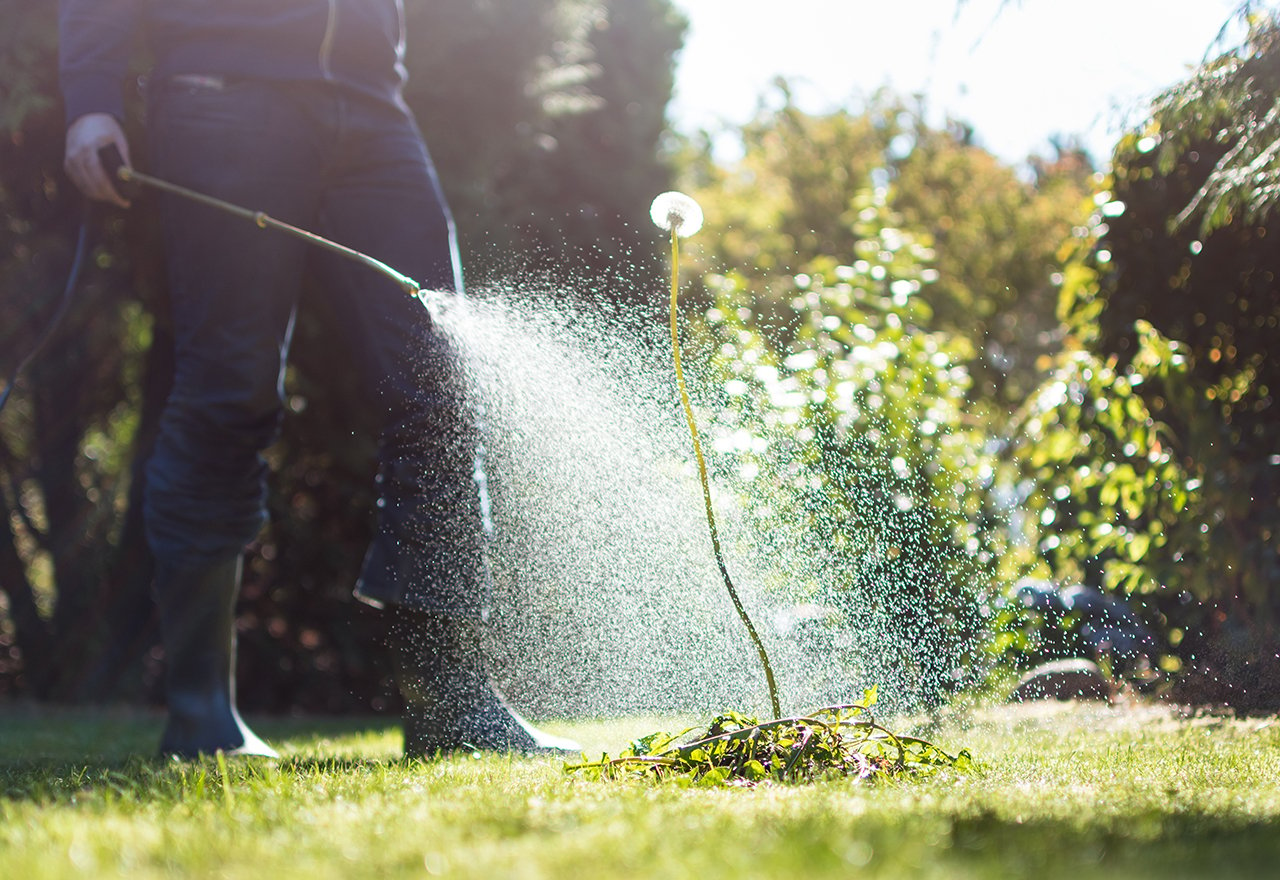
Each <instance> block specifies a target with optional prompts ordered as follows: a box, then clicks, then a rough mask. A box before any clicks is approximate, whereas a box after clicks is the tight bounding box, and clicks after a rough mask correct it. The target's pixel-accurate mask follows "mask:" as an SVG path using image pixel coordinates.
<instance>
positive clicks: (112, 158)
mask: <svg viewBox="0 0 1280 880" xmlns="http://www.w3.org/2000/svg"><path fill="white" fill-rule="evenodd" d="M98 161H100V162H101V163H102V167H103V169H104V170H105V171H106V172H107V176H108V177H110V178H111V185H112V186H114V187H115V188H116V192H118V193H120V195H122V196H124V197H125V198H126V199H132V198H134V197H135V196H136V195H137V194H138V186H137V184H136V183H133V182H132V180H131V179H130V177H129V171H128V167H127V166H126V165H125V164H124V157H123V156H121V155H120V149H119V148H118V147H117V146H116V145H115V144H107V145H106V146H105V147H100V148H99V149H98Z"/></svg>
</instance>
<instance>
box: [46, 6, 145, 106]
mask: <svg viewBox="0 0 1280 880" xmlns="http://www.w3.org/2000/svg"><path fill="white" fill-rule="evenodd" d="M144 2H145V0H61V2H60V4H59V8H58V73H59V79H60V82H61V84H62V96H63V98H64V99H65V101H66V106H67V122H68V123H70V122H73V121H75V120H76V119H79V118H80V117H81V116H83V115H84V114H86V113H111V114H113V115H114V116H115V117H116V118H122V117H123V116H124V97H123V91H122V89H123V84H124V78H125V75H126V73H127V72H128V70H129V56H130V53H131V52H132V51H133V46H134V42H135V40H136V39H137V37H138V35H139V34H141V32H142V7H143V4H144Z"/></svg>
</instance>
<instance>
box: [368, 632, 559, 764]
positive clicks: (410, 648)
mask: <svg viewBox="0 0 1280 880" xmlns="http://www.w3.org/2000/svg"><path fill="white" fill-rule="evenodd" d="M391 614H392V615H393V617H392V622H391V627H390V629H391V632H390V634H391V648H392V654H393V656H394V661H395V669H396V683H397V684H398V685H399V687H400V694H401V696H402V697H403V698H404V750H405V754H406V755H407V756H408V757H428V756H431V755H435V754H437V753H440V752H451V751H456V750H460V749H465V750H469V751H490V752H519V753H521V754H526V755H537V754H543V755H569V754H577V753H579V752H581V751H582V747H581V746H580V745H578V744H577V743H576V742H574V741H573V740H569V739H564V738H563V737H558V736H553V735H552V734H549V733H546V732H545V731H541V730H538V728H536V727H534V726H533V725H532V724H530V723H529V722H528V721H526V720H524V719H523V718H521V717H520V716H519V715H518V714H516V712H515V711H514V710H513V709H512V708H511V706H510V705H508V704H507V701H506V699H504V698H503V696H502V694H501V693H499V692H498V690H497V689H496V688H495V687H494V685H493V682H492V681H491V680H490V677H489V672H488V669H487V668H486V666H485V662H484V653H483V651H482V649H481V635H482V632H483V628H484V625H483V623H482V622H481V621H480V620H477V619H472V618H461V617H450V616H447V615H442V614H430V613H425V612H420V611H408V610H406V609H404V608H402V607H401V608H394V609H392V610H391Z"/></svg>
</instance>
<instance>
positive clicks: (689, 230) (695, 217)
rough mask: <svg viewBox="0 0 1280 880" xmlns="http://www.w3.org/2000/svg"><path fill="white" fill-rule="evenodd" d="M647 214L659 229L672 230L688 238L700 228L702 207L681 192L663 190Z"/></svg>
mask: <svg viewBox="0 0 1280 880" xmlns="http://www.w3.org/2000/svg"><path fill="white" fill-rule="evenodd" d="M649 216H650V217H651V218H652V219H653V222H654V225H656V226H657V227H658V228H659V229H669V230H674V231H675V234H676V235H678V236H680V237H681V238H688V237H689V236H690V235H693V234H694V233H695V232H697V231H698V230H699V229H701V228H702V208H700V207H699V206H698V203H697V202H695V201H694V200H693V199H692V198H691V197H690V196H687V195H685V194H684V193H681V192H664V193H663V194H662V195H660V196H658V197H657V198H656V199H654V200H653V204H652V205H650V206H649Z"/></svg>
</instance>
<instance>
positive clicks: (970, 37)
mask: <svg viewBox="0 0 1280 880" xmlns="http://www.w3.org/2000/svg"><path fill="white" fill-rule="evenodd" d="M405 5H406V9H407V12H408V26H409V66H410V70H411V82H410V86H409V91H408V93H407V98H408V101H409V103H410V105H411V106H412V108H413V109H414V111H415V113H416V114H417V116H418V119H419V121H420V123H421V125H422V127H423V130H424V133H425V135H426V139H427V141H428V144H429V145H430V148H431V150H432V153H433V156H434V158H435V160H436V163H437V165H438V167H439V170H440V173H441V177H442V180H443V182H444V185H445V188H446V190H447V194H448V197H449V200H450V203H451V206H452V208H453V212H454V214H455V216H456V218H457V221H458V224H459V228H460V232H461V236H462V241H463V252H464V255H465V257H464V262H465V263H466V267H467V272H468V275H469V278H470V281H471V283H472V284H474V285H475V286H476V287H477V288H482V287H484V286H485V285H490V284H492V285H499V286H500V285H502V284H503V283H504V282H505V281H508V280H509V279H512V278H521V279H529V278H537V279H539V283H540V284H545V285H547V286H550V287H554V288H556V289H562V290H564V291H567V293H566V294H565V295H566V296H572V291H574V290H585V289H590V290H593V291H600V290H604V291H606V292H607V295H608V296H609V297H611V298H613V299H614V300H616V301H617V304H618V305H619V306H620V307H624V308H625V307H628V305H633V306H634V305H636V304H637V303H638V302H640V301H645V300H648V299H652V297H653V295H654V291H655V290H658V291H660V290H661V284H662V277H663V273H664V272H665V259H666V257H665V250H664V248H665V245H664V242H663V241H662V239H661V235H660V233H659V232H658V230H656V229H654V228H653V226H652V224H651V223H650V222H649V219H648V209H649V204H650V201H651V200H652V198H653V196H654V195H655V194H657V193H659V192H661V191H663V190H666V189H670V188H673V187H679V188H681V189H683V190H685V191H687V192H689V193H691V194H693V195H694V196H695V197H696V198H697V199H698V200H699V201H700V203H701V204H702V207H703V209H704V212H705V214H706V216H707V226H706V227H705V229H704V231H703V232H702V233H701V234H700V235H699V237H698V239H697V241H696V242H694V243H692V244H691V246H690V248H689V250H688V254H687V261H688V264H687V265H686V267H685V277H686V279H688V281H689V285H690V293H689V298H688V299H687V301H686V304H685V305H686V311H687V313H688V316H689V319H690V322H691V328H692V329H691V334H692V340H691V344H692V347H693V349H694V351H695V353H697V352H701V353H702V356H703V357H704V358H705V361H706V363H707V364H708V365H709V367H708V368H709V369H711V370H713V371H716V372H715V382H716V383H717V387H718V388H719V389H720V391H721V392H722V393H719V394H709V395H708V396H707V398H706V403H705V404H704V410H705V415H706V417H707V418H708V419H709V420H710V424H711V426H712V427H711V433H712V435H713V437H719V438H722V439H723V438H732V437H739V438H741V437H745V438H747V440H746V441H744V442H722V443H718V444H716V446H715V449H716V452H715V457H716V462H715V468H716V470H717V472H718V473H720V474H722V476H723V477H724V481H725V485H726V486H728V487H729V491H736V492H738V493H739V494H740V496H741V497H740V499H739V504H740V506H741V508H742V510H743V516H744V518H745V519H746V521H747V522H749V523H752V524H754V525H755V527H757V528H758V529H760V530H761V531H762V532H764V531H767V530H769V529H772V528H775V527H776V523H775V522H774V520H773V518H775V517H776V516H777V511H778V510H780V509H782V508H783V507H788V506H789V507H790V508H791V509H793V510H794V509H796V508H797V507H798V508H799V509H800V510H801V511H802V513H803V512H804V511H808V513H809V514H811V515H810V516H808V517H805V516H801V517H800V520H802V521H807V522H810V523H812V524H813V531H812V534H805V535H800V536H797V537H796V540H797V541H798V542H799V543H800V544H804V543H805V542H811V543H812V544H813V545H814V546H818V545H821V547H822V550H823V553H824V554H825V555H824V559H826V560H827V566H828V567H827V569H826V570H825V571H824V582H823V583H822V584H820V585H818V584H800V585H796V584H790V585H788V586H787V587H786V588H785V589H783V588H781V587H780V588H779V590H780V592H779V595H778V596H777V603H778V604H779V605H780V606H781V607H783V608H789V609H792V610H794V612H795V614H794V615H793V618H794V619H796V620H800V619H807V620H810V621H811V624H812V625H810V626H809V629H810V630H813V629H817V630H818V631H819V632H818V634H817V636H813V634H812V633H810V635H811V636H813V637H814V638H816V639H817V644H820V645H821V644H828V643H827V642H823V641H822V638H825V637H826V636H829V635H830V633H831V632H832V631H838V630H852V631H856V630H857V629H858V628H859V627H860V626H864V625H866V624H867V622H868V620H870V618H868V617H867V616H866V615H868V614H873V616H875V619H876V621H878V622H877V624H876V625H878V626H887V625H892V621H893V619H895V618H897V617H901V616H902V615H897V614H895V613H893V609H894V608H899V609H907V608H910V609H915V611H916V613H917V615H918V616H919V617H920V619H922V620H925V621H927V627H926V628H927V629H928V633H927V635H928V639H927V640H925V641H926V642H927V643H928V644H929V645H931V646H933V647H934V648H936V649H937V650H938V651H940V652H942V653H944V654H945V658H944V661H938V660H936V659H935V658H931V657H928V656H910V651H909V650H908V651H907V652H906V654H905V655H904V656H902V657H898V656H896V655H895V656H894V657H891V658H888V659H889V660H890V661H891V665H892V664H893V663H899V662H901V663H906V664H909V666H910V668H911V670H912V677H913V680H914V682H915V685H914V686H915V687H916V691H917V696H918V697H919V699H920V700H921V701H923V702H925V703H930V704H936V703H937V702H939V701H941V700H944V699H946V697H947V696H948V695H949V694H951V693H953V692H955V691H957V690H962V689H982V688H984V687H992V686H994V685H993V684H992V683H993V682H998V681H1001V680H1004V679H1007V678H1009V677H1016V676H1017V675H1018V674H1020V673H1022V672H1023V671H1025V670H1027V669H1030V668H1034V667H1035V666H1036V665H1038V664H1041V663H1043V662H1045V661H1048V660H1053V659H1060V658H1064V657H1079V658H1088V659H1093V660H1097V661H1100V664H1101V666H1102V667H1103V669H1104V670H1105V672H1106V674H1107V675H1108V676H1109V677H1110V678H1111V680H1112V681H1113V682H1114V684H1115V686H1116V687H1117V688H1122V689H1123V688H1133V689H1134V690H1136V691H1151V692H1156V693H1162V694H1167V695H1168V696H1170V697H1171V698H1177V699H1182V700H1189V701H1194V702H1199V703H1226V704H1229V705H1231V706H1234V707H1236V708H1237V709H1239V710H1241V711H1245V710H1252V709H1267V708H1270V709H1275V708H1277V707H1280V660H1277V657H1278V656H1280V634H1278V633H1277V626H1278V625H1280V591H1277V590H1276V589H1275V587H1276V585H1277V581H1278V579H1280V553H1278V547H1280V538H1278V536H1277V530H1278V529H1280V445H1278V444H1277V440H1276V436H1277V432H1276V430H1275V429H1276V427H1278V425H1277V421H1278V420H1277V410H1276V406H1275V393H1276V389H1277V386H1278V382H1280V379H1278V377H1277V375H1276V371H1277V367H1276V363H1277V362H1276V361H1275V360H1274V359H1269V358H1268V357H1267V350H1268V347H1269V346H1270V345H1272V344H1275V343H1276V341H1277V339H1278V338H1280V337H1278V336H1277V325H1278V323H1280V294H1278V293H1277V284H1276V273H1277V272H1278V271H1280V267H1278V266H1277V263H1278V262H1280V259H1278V255H1280V251H1277V249H1276V248H1275V246H1274V244H1273V242H1272V241H1270V240H1269V238H1270V237H1272V236H1273V235H1274V234H1273V233H1271V232H1270V230H1271V229H1273V228H1276V224H1277V217H1276V214H1275V207H1276V200H1277V198H1278V197H1280V158H1278V157H1280V103H1277V95H1280V90H1278V88H1277V87H1278V86H1280V28H1278V25H1277V21H1276V18H1275V17H1274V14H1275V11H1274V9H1272V8H1271V7H1270V6H1268V5H1267V4H1264V3H1257V2H1245V3H1241V2H1190V0H1187V2H1176V3H1169V2H1164V3H1154V2H1137V0H1135V2H1125V3H1114V2H1112V3H1101V2H1082V3H1077V4H1073V5H1070V6H1063V5H1062V4H1053V3H1048V2H1046V0H1022V2H1000V0H985V2H980V0H968V2H964V0H951V2H948V0H931V2H922V3H918V4H913V6H912V9H911V12H910V13H904V12H903V11H902V7H901V6H900V5H896V4H889V3H869V2H868V3H864V2H834V0H831V2H821V0H795V2H792V3H788V4H785V5H784V6H783V7H779V6H778V5H777V4H765V3H742V2H738V3H732V4H731V3H729V2H721V0H687V2H683V3H682V2H675V0H432V2H426V0H406V3H405ZM0 20H3V21H5V22H7V23H9V24H8V25H7V26H6V28H5V29H4V32H3V33H2V34H0V207H2V208H3V212H2V216H3V218H4V219H3V223H0V368H2V369H3V373H4V376H5V377H6V378H7V377H8V376H9V375H10V373H11V371H12V370H13V368H14V367H15V366H16V364H17V361H18V359H19V358H20V357H21V355H22V353H23V351H24V349H25V348H26V347H27V346H28V345H29V343H30V341H31V340H32V339H34V338H35V336H36V335H37V334H38V333H39V332H40V330H41V328H43V327H44V326H45V325H46V324H47V323H48V322H49V320H50V318H51V317H52V315H53V312H54V310H55V309H56V307H57V302H58V299H59V297H60V294H61V291H62V286H63V283H64V281H65V279H66V275H67V271H68V268H69V264H70V260H71V255H72V252H73V249H74V242H75V235H76V230H77V227H78V225H79V223H80V219H81V204H80V200H79V198H78V197H77V195H76V193H75V192H73V190H72V188H71V187H70V185H69V183H68V182H67V181H66V179H65V177H64V176H63V174H62V171H61V158H62V138H63V130H64V122H63V117H62V108H61V106H60V98H59V96H58V92H57V81H56V53H57V45H56V43H57V33H56V5H55V4H50V3H47V2H43V0H0ZM129 94H130V96H131V113H132V116H131V118H130V121H129V124H130V127H131V130H132V131H133V132H134V133H135V135H136V133H137V132H138V131H139V129H140V126H141V124H142V121H141V108H140V106H139V101H138V96H137V90H136V89H133V88H131V89H130V90H129ZM135 142H138V143H140V140H139V139H138V138H136V137H135ZM138 161H139V164H141V165H143V166H144V167H145V162H146V160H145V156H142V155H140V156H139V157H138ZM100 229H101V233H100V238H99V242H98V244H97V246H96V248H95V250H94V253H93V259H92V261H91V266H90V267H89V269H88V271H87V272H86V274H85V277H84V279H83V281H82V285H81V288H80V289H79V290H78V292H77V293H76V298H75V301H74V304H73V306H72V309H71V312H70V313H69V315H68V317H67V319H66V320H65V321H64V322H63V323H62V324H61V325H60V327H59V329H58V331H57V335H56V337H55V338H54V339H53V340H52V342H51V344H50V347H49V349H48V350H47V351H46V353H45V354H44V356H43V357H41V358H40V359H39V360H37V361H36V362H35V363H34V365H33V367H32V369H31V370H30V372H29V373H27V374H26V375H25V376H24V377H23V378H22V379H21V381H20V382H19V384H18V386H17V388H16V390H15V392H14V396H13V399H12V400H11V401H10V403H9V405H8V406H7V408H6V409H5V410H4V412H3V413H2V414H0V504H3V513H4V520H5V525H6V529H5V530H4V531H0V701H2V700H4V699H25V700H36V701H53V702H71V703H98V702H136V703H151V702H155V701H156V700H157V699H158V698H159V677H160V670H161V668H162V661H163V656H162V652H161V649H160V648H159V646H158V638H157V632H156V626H155V621H154V616H153V612H152V609H151V600H150V597H149V593H148V588H149V579H150V560H149V559H148V555H147V551H146V548H145V546H144V542H143V540H142V534H141V523H140V508H139V504H138V499H139V493H140V482H139V480H140V473H141V471H140V468H139V463H140V462H141V461H142V460H144V459H145V456H146V454H147V452H148V450H149V448H150V443H151V441H152V438H153V436H154V431H155V428H156V423H157V417H158V413H159V409H160V406H161V404H162V402H163V400H164V396H165V394H166V391H167V387H168V381H169V373H170V370H171V363H170V360H171V358H170V353H169V345H170V330H169V326H168V320H167V316H166V311H165V306H164V295H165V291H164V280H163V276H162V273H161V271H160V268H159V265H158V262H157V246H156V229H155V217H154V215H153V214H152V213H151V212H150V211H149V210H148V209H147V207H146V205H145V204H144V205H141V206H139V208H138V209H136V210H133V211H130V212H128V213H127V214H125V213H118V212H106V213H104V214H103V216H102V218H101V221H100ZM1275 234H1280V229H1278V230H1277V233H1275ZM313 281H314V282H315V283H319V279H313ZM309 283H310V282H309ZM322 318H323V316H322V315H315V314H312V313H310V312H307V311H304V313H303V315H302V320H301V321H300V324H299V327H298V331H297V334H296V337H295V339H296V341H295V348H294V352H293V359H292V366H291V369H290V374H289V379H288V401H287V403H288V406H287V409H288V414H287V418H286V420H285V429H284V435H283V437H282V439H281V440H280V442H279V443H278V444H277V445H276V447H274V448H273V449H272V450H271V451H270V453H269V455H270V458H271V460H272V462H273V464H274V465H275V473H274V477H273V481H272V487H271V507H272V512H273V520H272V524H271V525H270V526H269V527H268V529H267V530H266V531H264V533H263V534H262V535H261V536H260V538H259V540H258V541H257V542H256V543H255V544H254V546H253V547H252V548H251V549H250V553H249V557H248V565H247V569H246V570H247V576H246V583H245V588H244V592H243V596H242V600H241V606H240V621H239V625H240V641H241V670H240V672H241V675H240V696H241V705H242V707H243V708H245V709H246V710H249V711H274V712H287V711H307V712H334V713H337V712H368V711H391V710H393V709H394V708H395V706H394V701H395V697H394V696H393V693H392V690H393V689H392V688H391V687H389V685H388V676H387V674H386V673H387V670H386V669H385V668H384V666H383V663H382V659H381V656H380V654H379V652H378V651H377V650H371V649H370V646H371V645H374V644H376V642H377V631H378V622H377V620H376V615H375V614H374V613H373V612H372V611H370V610H369V609H366V608H364V607H363V606H360V605H358V604H357V603H355V602H353V601H352V599H351V597H350V589H351V585H352V583H353V582H354V579H355V572H356V570H357V569H358V566H359V563H360V559H361V557H362V554H363V550H364V546H365V543H366V542H367V539H368V536H369V529H370V521H371V519H370V513H371V510H372V496H371V494H370V488H371V475H372V472H373V465H372V455H373V440H372V438H371V437H370V436H369V434H368V432H367V430H363V429H362V427H363V426H366V425H367V423H368V415H367V413H363V412H362V410H361V405H360V395H359V389H356V388H353V387H351V384H350V382H349V379H348V377H347V376H346V374H345V372H344V371H343V369H342V365H341V363H340V362H336V360H335V359H334V358H332V357H327V356H326V353H327V352H328V351H329V350H330V349H326V347H325V346H326V337H325V335H324V329H323V320H322ZM659 319H660V318H659ZM708 353H714V354H715V357H714V358H712V357H710V356H709V355H708ZM761 366H765V367H767V369H760V367H761ZM752 437H759V438H765V439H766V440H767V442H761V443H755V442H751V439H750V438H752ZM735 475H736V476H735ZM744 475H746V476H744ZM798 486H800V487H804V488H803V491H800V492H797V487H798ZM783 496H785V503H784V502H783ZM794 521H795V520H794V519H789V520H788V521H787V522H788V523H789V524H790V523H792V522H794ZM788 528H791V526H790V525H788ZM1079 588H1086V589H1087V590H1088V591H1089V592H1088V593H1087V594H1082V593H1080V591H1079ZM1073 589H1074V590H1075V592H1071V590H1073ZM1080 595H1088V596H1091V597H1095V596H1096V597H1098V598H1097V601H1096V602H1095V603H1094V604H1093V605H1089V604H1088V603H1087V602H1084V601H1083V600H1079V601H1077V600H1076V599H1074V598H1073V597H1077V596H1080ZM870 600H874V602H873V601H870ZM1104 600H1105V601H1104ZM1107 602H1109V603H1111V604H1110V605H1106V603H1107ZM876 603H881V605H883V603H888V610H887V611H886V609H885V608H884V607H881V606H880V605H876ZM1099 603H1101V604H1099ZM873 605H876V607H875V608H873ZM1103 605H1106V607H1107V608H1110V609H1111V611H1109V612H1106V613H1107V614H1111V615H1112V616H1111V617H1107V616H1105V614H1104V616H1103V617H1102V618H1099V617H1098V616H1097V615H1096V614H1093V612H1091V611H1089V610H1088V609H1089V608H1096V607H1102V606H1103ZM813 609H817V610H816V611H813ZM1117 609H1121V610H1117ZM1099 613H1102V612H1099ZM806 615H808V617H806ZM876 615H878V616H876ZM907 616H908V617H910V616H911V615H907ZM1122 618H1123V620H1124V621H1126V622H1125V623H1124V624H1123V625H1122V624H1121V623H1118V622H1117V621H1120V620H1121V619H1122ZM1108 627H1110V628H1109V629H1108ZM782 629H785V627H783V628H782ZM1099 633H1102V635H1099ZM1135 633H1137V634H1138V635H1137V636H1134V634H1135ZM1126 634H1127V635H1129V636H1134V638H1133V639H1130V640H1129V641H1125V640H1124V636H1125V635H1126ZM920 635H921V633H919V632H916V631H914V630H912V629H911V627H910V626H908V627H907V628H906V629H905V630H903V632H902V633H901V636H902V638H901V639H900V640H899V642H898V643H897V644H899V645H902V644H910V643H911V642H912V641H913V640H915V641H919V639H918V638H917V637H919V636H920ZM820 637H821V638H820ZM839 644H843V645H844V646H845V648H846V649H849V645H850V643H849V642H843V643H839ZM895 650H897V649H895ZM903 650H905V649H903Z"/></svg>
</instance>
